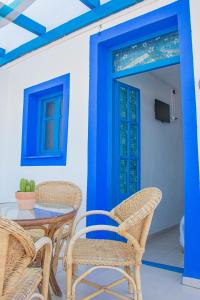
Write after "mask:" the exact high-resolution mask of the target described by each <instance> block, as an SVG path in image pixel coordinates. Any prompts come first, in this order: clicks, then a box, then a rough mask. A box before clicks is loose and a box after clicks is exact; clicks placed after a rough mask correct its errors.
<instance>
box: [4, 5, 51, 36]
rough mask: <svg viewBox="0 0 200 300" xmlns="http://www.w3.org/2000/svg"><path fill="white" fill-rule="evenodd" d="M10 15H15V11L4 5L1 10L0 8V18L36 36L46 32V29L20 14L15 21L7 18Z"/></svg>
mask: <svg viewBox="0 0 200 300" xmlns="http://www.w3.org/2000/svg"><path fill="white" fill-rule="evenodd" d="M11 13H15V9H14V8H12V7H10V6H9V5H4V6H3V7H2V8H0V17H2V18H5V19H7V20H9V21H10V22H13V23H14V24H16V25H18V26H20V27H22V28H24V29H26V30H28V31H30V32H32V33H34V34H36V35H42V34H44V33H45V32H46V28H45V27H44V26H43V25H41V24H39V23H38V22H36V21H34V20H32V19H31V18H28V17H26V16H25V15H23V14H20V15H19V16H18V17H17V18H16V19H14V20H12V18H9V15H10V14H11Z"/></svg>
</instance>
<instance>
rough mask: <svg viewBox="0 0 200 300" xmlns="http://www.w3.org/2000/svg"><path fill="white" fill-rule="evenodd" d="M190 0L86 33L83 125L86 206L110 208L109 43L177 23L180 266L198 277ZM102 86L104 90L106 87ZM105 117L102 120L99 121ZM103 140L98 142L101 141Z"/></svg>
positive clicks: (198, 206)
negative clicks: (87, 55) (182, 215)
mask: <svg viewBox="0 0 200 300" xmlns="http://www.w3.org/2000/svg"><path fill="white" fill-rule="evenodd" d="M189 12H190V9H189V1H188V0H179V1H175V2H174V3H172V4H170V5H167V6H165V7H162V8H160V9H158V10H155V11H153V12H150V13H148V14H145V15H143V16H140V17H137V18H135V19H133V20H130V21H128V22H125V23H123V24H120V25H118V26H115V27H114V28H111V29H108V30H105V31H103V32H101V34H96V35H94V36H92V37H91V45H90V100H89V131H88V137H89V140H88V192H87V210H91V209H101V208H103V209H109V203H110V180H109V178H107V177H108V174H109V171H110V168H111V166H112V165H111V161H110V154H109V153H110V152H109V147H108V145H109V141H108V138H109V139H110V133H109V132H110V130H109V128H107V126H108V124H109V122H108V120H109V117H110V111H108V110H107V109H108V107H110V106H109V105H108V103H109V102H110V94H111V93H112V84H111V82H112V80H111V78H112V74H111V71H110V68H109V67H108V64H110V60H111V58H110V55H109V52H110V49H112V48H113V47H115V48H117V47H120V45H122V44H124V43H127V42H128V41H130V40H132V39H133V36H134V37H135V38H136V39H137V38H139V37H141V36H146V35H148V34H150V33H153V32H159V31H160V30H164V29H166V28H171V27H173V26H177V25H178V31H179V42H180V62H181V79H182V106H183V144H184V202H185V220H186V221H185V268H184V275H185V276H187V277H192V278H200V260H199V251H198V244H199V243H200V218H199V211H200V193H199V163H198V146H197V117H196V99H195V89H194V68H193V60H192V57H193V56H192V41H191V24H190V15H189ZM105 91H107V92H105ZM104 122H105V123H104ZM102 142H103V143H102ZM105 221H106V220H105V218H98V219H97V218H91V219H88V220H87V224H88V225H92V224H94V223H101V224H102V223H104V222H105Z"/></svg>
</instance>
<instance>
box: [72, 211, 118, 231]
mask: <svg viewBox="0 0 200 300" xmlns="http://www.w3.org/2000/svg"><path fill="white" fill-rule="evenodd" d="M92 215H104V216H107V217H109V218H111V219H112V220H114V221H116V220H115V218H114V216H113V215H112V213H111V212H109V211H106V210H90V211H88V212H86V213H84V214H83V215H82V216H81V217H80V218H79V219H78V220H77V221H76V222H74V225H73V227H72V236H73V235H74V233H75V231H76V228H77V225H78V224H79V223H80V222H81V221H82V220H83V219H85V218H87V217H89V216H92ZM116 222H117V221H116Z"/></svg>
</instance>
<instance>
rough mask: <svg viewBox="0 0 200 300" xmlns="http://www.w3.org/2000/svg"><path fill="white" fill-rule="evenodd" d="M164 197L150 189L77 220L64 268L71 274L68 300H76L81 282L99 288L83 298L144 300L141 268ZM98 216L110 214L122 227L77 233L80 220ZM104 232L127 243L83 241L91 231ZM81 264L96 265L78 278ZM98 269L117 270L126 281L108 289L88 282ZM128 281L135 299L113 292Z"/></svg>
mask: <svg viewBox="0 0 200 300" xmlns="http://www.w3.org/2000/svg"><path fill="white" fill-rule="evenodd" d="M161 197H162V193H161V191H160V190H159V189H157V188H146V189H143V190H141V191H139V192H137V193H136V194H134V195H133V196H131V197H130V198H128V199H127V200H125V201H123V202H122V203H121V204H119V205H118V206H117V207H115V208H114V209H113V210H112V211H111V212H107V211H89V212H87V213H86V214H85V215H84V216H82V217H81V218H80V219H79V220H78V221H77V223H76V224H75V225H74V228H73V235H72V238H71V240H70V243H69V246H68V251H67V256H66V257H65V259H64V267H65V270H66V271H67V300H75V289H76V286H77V284H78V283H80V282H83V283H86V284H88V285H89V286H92V287H93V288H96V289H97V291H96V292H94V293H92V294H90V295H88V296H87V297H85V298H82V299H92V298H94V297H97V296H98V295H100V294H101V293H104V292H105V293H109V294H111V295H113V296H116V297H117V298H120V299H136V300H142V291H141V279H140V265H141V261H142V256H143V254H144V251H145V244H146V240H147V236H148V232H149V228H150V224H151V221H152V217H153V214H154V210H155V208H156V206H157V205H158V204H159V202H160V200H161ZM94 214H99V215H106V216H108V217H110V218H111V219H112V220H115V221H116V222H117V223H118V226H108V225H95V226H89V227H87V228H85V229H82V230H81V231H79V232H77V233H75V229H76V226H77V224H78V223H79V222H80V220H82V219H83V218H85V217H87V216H90V215H94ZM102 230H103V231H111V232H114V233H116V234H119V235H120V236H122V237H124V238H126V240H127V243H124V242H120V241H111V240H95V239H92V240H91V239H85V238H82V239H81V238H80V237H81V236H82V235H85V234H87V233H89V232H93V231H102ZM78 265H90V266H91V265H92V267H90V268H89V269H87V271H85V272H84V273H83V274H82V275H80V276H79V277H77V276H76V275H75V270H76V267H77V266H78ZM97 269H114V270H116V271H118V272H120V273H121V274H122V275H123V278H122V279H120V280H117V281H115V282H113V283H111V284H109V285H108V286H104V287H102V286H100V285H98V284H96V283H92V282H90V281H88V280H86V279H85V277H86V276H87V275H89V274H90V273H91V272H93V271H95V270H97ZM133 269H134V272H133ZM126 280H127V281H128V287H129V293H135V297H131V298H130V297H125V296H123V295H121V294H119V293H117V292H115V291H113V290H111V288H113V287H115V286H117V285H118V284H121V283H122V282H124V281H126Z"/></svg>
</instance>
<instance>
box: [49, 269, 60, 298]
mask: <svg viewBox="0 0 200 300" xmlns="http://www.w3.org/2000/svg"><path fill="white" fill-rule="evenodd" d="M49 282H50V286H51V288H52V291H53V292H54V294H55V295H56V296H59V297H61V296H62V291H61V289H60V287H59V285H58V283H57V280H56V277H55V274H54V271H53V265H52V264H51V270H50V278H49Z"/></svg>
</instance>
